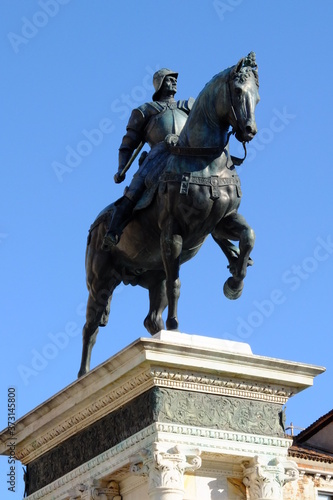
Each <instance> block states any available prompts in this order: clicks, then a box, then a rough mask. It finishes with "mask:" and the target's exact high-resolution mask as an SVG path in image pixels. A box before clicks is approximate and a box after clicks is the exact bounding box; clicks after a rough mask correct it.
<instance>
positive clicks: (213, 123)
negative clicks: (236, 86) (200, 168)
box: [179, 80, 229, 148]
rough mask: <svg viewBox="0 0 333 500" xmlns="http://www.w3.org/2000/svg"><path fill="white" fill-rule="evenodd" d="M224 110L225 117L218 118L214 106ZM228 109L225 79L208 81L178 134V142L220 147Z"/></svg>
mask: <svg viewBox="0 0 333 500" xmlns="http://www.w3.org/2000/svg"><path fill="white" fill-rule="evenodd" d="M217 100H221V102H219V103H218V104H219V106H220V107H221V108H222V109H223V110H225V118H224V119H223V118H219V117H218V115H217V111H216V107H217ZM228 109H229V103H228V101H227V88H226V81H225V80H223V81H222V82H220V81H213V82H209V83H208V84H207V85H206V87H205V88H204V89H203V91H202V92H201V93H200V94H199V96H198V98H197V100H196V101H195V104H194V107H193V109H192V111H191V113H190V115H189V117H188V119H187V122H186V124H185V126H184V128H183V130H182V132H181V134H180V138H179V143H180V145H182V146H187V147H193V148H202V147H206V148H216V147H222V148H223V146H224V145H225V143H226V141H227V132H228V128H229V123H228V121H227V119H226V117H227V114H228Z"/></svg>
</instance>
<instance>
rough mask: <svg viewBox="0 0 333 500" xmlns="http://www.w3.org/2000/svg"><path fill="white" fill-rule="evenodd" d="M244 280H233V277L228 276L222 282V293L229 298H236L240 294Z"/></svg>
mask: <svg viewBox="0 0 333 500" xmlns="http://www.w3.org/2000/svg"><path fill="white" fill-rule="evenodd" d="M243 288H244V281H239V282H235V280H234V279H233V278H228V279H227V281H226V282H225V283H224V287H223V293H224V295H225V296H226V297H227V299H230V300H236V299H238V298H239V297H240V296H241V295H242V291H243Z"/></svg>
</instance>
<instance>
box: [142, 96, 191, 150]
mask: <svg viewBox="0 0 333 500" xmlns="http://www.w3.org/2000/svg"><path fill="white" fill-rule="evenodd" d="M186 119H187V114H186V113H185V112H184V111H183V110H181V109H179V108H177V103H176V102H175V103H172V104H168V105H166V106H165V109H164V110H163V111H161V112H160V113H158V114H157V115H155V116H153V117H152V118H151V120H150V122H149V124H148V127H147V130H146V133H145V140H146V142H148V144H149V146H150V147H153V146H155V144H157V143H159V142H161V141H163V140H164V139H165V137H166V136H167V135H168V134H177V135H179V134H180V132H181V130H182V128H183V127H184V125H185V122H186Z"/></svg>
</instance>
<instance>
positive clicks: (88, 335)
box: [78, 280, 119, 377]
mask: <svg viewBox="0 0 333 500" xmlns="http://www.w3.org/2000/svg"><path fill="white" fill-rule="evenodd" d="M118 284H119V281H115V280H114V281H113V282H112V284H111V285H110V286H108V287H107V288H104V289H101V290H100V292H99V293H98V294H97V297H96V298H94V297H93V294H92V293H91V292H90V293H89V297H88V303H87V312H86V323H85V325H84V327H83V331H82V359H81V366H80V370H79V373H78V377H82V375H85V374H86V373H87V372H89V370H90V360H91V352H92V348H93V347H94V345H95V342H96V337H97V334H98V329H99V327H100V326H106V324H107V321H108V317H109V313H110V303H111V298H112V293H113V291H114V289H115V288H116V286H117V285H118Z"/></svg>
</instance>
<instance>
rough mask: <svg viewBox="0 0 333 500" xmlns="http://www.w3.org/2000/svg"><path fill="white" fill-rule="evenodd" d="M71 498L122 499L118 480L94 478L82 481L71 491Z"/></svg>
mask: <svg viewBox="0 0 333 500" xmlns="http://www.w3.org/2000/svg"><path fill="white" fill-rule="evenodd" d="M69 495H70V500H121V495H120V494H119V485H118V483H117V482H116V481H98V480H95V479H93V480H92V481H89V482H88V483H81V484H79V485H78V486H77V487H76V488H74V489H73V490H71V491H70V492H69Z"/></svg>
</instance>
